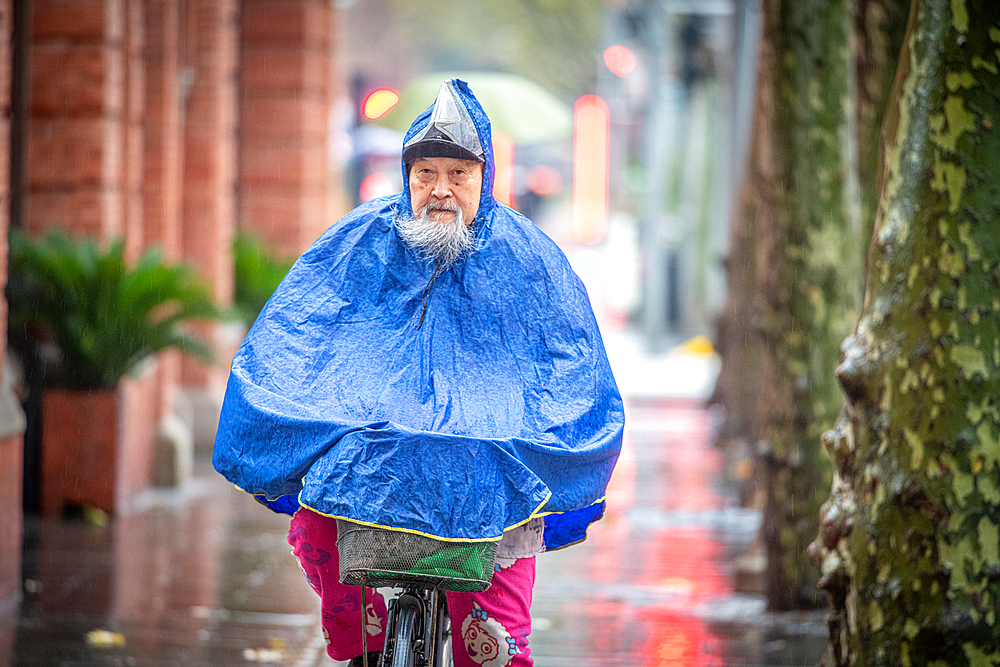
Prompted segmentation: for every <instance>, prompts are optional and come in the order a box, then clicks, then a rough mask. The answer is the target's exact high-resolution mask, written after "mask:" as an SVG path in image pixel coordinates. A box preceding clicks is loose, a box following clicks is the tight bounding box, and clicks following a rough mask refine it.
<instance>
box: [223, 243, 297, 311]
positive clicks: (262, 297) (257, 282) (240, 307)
mask: <svg viewBox="0 0 1000 667" xmlns="http://www.w3.org/2000/svg"><path fill="white" fill-rule="evenodd" d="M294 261H295V260H294V259H279V258H277V257H275V256H274V255H272V254H271V253H270V252H268V250H267V248H266V247H264V244H263V243H261V242H260V241H259V240H258V239H256V238H255V237H253V236H251V235H250V234H247V233H246V232H239V233H237V234H236V238H234V239H233V274H234V280H233V283H234V290H233V308H234V309H235V310H236V315H237V317H238V318H239V319H240V320H241V321H243V323H244V324H246V326H248V327H249V326H251V325H252V324H253V323H254V321H255V320H256V319H257V316H258V315H259V314H260V311H261V310H262V309H263V308H264V304H266V303H267V300H268V299H270V298H271V294H273V293H274V290H276V289H277V288H278V285H279V284H280V283H281V281H282V279H283V278H284V277H285V274H286V273H288V270H289V269H290V268H292V263H293V262H294Z"/></svg>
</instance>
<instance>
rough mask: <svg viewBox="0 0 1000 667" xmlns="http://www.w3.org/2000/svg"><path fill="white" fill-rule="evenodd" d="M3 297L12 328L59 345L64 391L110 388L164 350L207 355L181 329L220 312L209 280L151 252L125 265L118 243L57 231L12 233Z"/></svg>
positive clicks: (199, 345)
mask: <svg viewBox="0 0 1000 667" xmlns="http://www.w3.org/2000/svg"><path fill="white" fill-rule="evenodd" d="M7 298H8V301H9V303H10V326H11V328H12V329H16V328H22V330H23V331H28V330H31V331H32V333H33V335H41V336H44V337H45V338H47V339H48V340H49V341H51V342H52V343H53V344H54V345H55V347H56V348H57V349H58V351H59V355H60V362H59V372H58V376H57V377H58V383H59V384H60V385H62V386H64V387H65V388H68V389H113V388H114V387H115V386H116V385H117V384H118V382H119V380H120V379H121V378H122V377H123V376H125V375H126V374H127V373H129V372H131V371H132V370H133V369H135V367H136V366H137V365H139V363H141V362H142V361H143V360H145V359H146V358H148V357H149V356H150V355H152V354H155V353H157V352H160V351H162V350H166V349H168V348H180V349H182V350H184V351H185V352H188V353H190V354H193V355H195V356H197V357H200V358H202V359H205V360H210V359H211V352H210V350H209V349H208V347H207V346H206V345H205V344H204V343H203V342H202V341H199V340H197V339H195V338H193V337H191V336H188V335H186V334H185V333H183V332H182V331H181V328H180V325H181V323H182V322H184V321H185V320H189V319H194V318H198V319H212V318H217V317H218V316H219V311H218V309H217V307H216V306H215V304H214V303H213V301H212V298H211V296H210V293H209V290H208V288H207V286H206V285H205V284H204V283H202V282H201V281H199V280H197V279H196V277H195V276H194V275H193V273H192V272H191V271H190V270H189V269H188V268H187V267H184V266H178V265H170V264H166V263H164V261H163V259H162V257H161V255H160V253H159V252H158V251H156V250H151V251H149V252H146V253H145V254H143V255H142V257H140V258H139V260H138V261H137V262H136V263H135V264H134V265H132V266H130V265H129V264H128V263H127V262H126V261H125V256H124V245H123V243H122V242H121V241H115V242H112V243H110V244H108V245H106V246H104V247H101V246H99V245H98V244H97V243H96V242H95V241H94V240H92V239H85V240H82V241H75V240H72V239H70V238H69V237H67V236H66V235H65V234H64V233H62V232H59V231H53V232H50V233H49V234H48V235H47V236H45V237H44V238H42V239H37V240H36V239H29V238H27V237H26V236H24V235H23V234H21V233H19V232H17V231H14V232H12V233H11V235H10V280H9V283H8V285H7Z"/></svg>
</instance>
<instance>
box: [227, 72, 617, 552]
mask: <svg viewBox="0 0 1000 667" xmlns="http://www.w3.org/2000/svg"><path fill="white" fill-rule="evenodd" d="M450 85H452V86H453V87H454V91H455V92H456V93H457V96H458V98H459V99H460V100H461V102H462V104H463V105H464V106H465V108H466V109H467V110H468V111H469V113H470V115H471V117H472V120H473V122H474V124H475V128H476V130H477V132H478V135H479V139H480V141H481V143H482V149H483V152H484V166H483V187H482V196H481V200H480V204H479V210H478V211H477V213H476V216H475V219H474V220H473V222H472V223H471V224H472V226H473V229H474V231H475V245H474V248H473V249H472V250H471V251H470V252H469V253H468V254H467V255H466V256H465V257H463V258H462V259H459V260H458V261H457V262H456V263H455V264H454V265H452V266H451V267H450V268H448V269H447V270H444V271H441V272H440V273H439V274H438V275H437V277H436V278H435V279H434V281H433V284H432V285H431V288H430V291H429V293H428V294H427V296H426V313H425V314H424V321H423V323H422V325H419V322H420V319H421V315H422V312H423V311H424V302H425V299H424V292H425V288H427V287H428V284H429V283H431V278H432V275H433V274H434V269H435V266H434V261H433V260H431V259H421V258H419V257H418V256H417V254H416V253H414V251H413V250H412V249H410V248H408V247H407V246H405V245H404V244H403V242H402V241H401V240H400V238H399V236H398V235H397V233H396V230H395V227H394V220H395V219H396V217H397V215H407V214H410V213H411V206H410V192H409V188H408V187H404V189H403V192H402V193H401V194H399V195H397V196H393V197H386V198H382V199H377V200H374V201H371V202H368V203H366V204H363V205H361V206H360V207H358V208H356V209H355V210H354V211H352V212H351V213H349V214H347V215H346V216H344V218H342V219H341V220H340V221H339V222H338V223H337V224H336V225H334V226H333V227H331V228H330V229H329V230H327V232H326V233H324V234H323V235H322V236H321V237H320V238H319V239H318V240H317V241H316V242H315V243H314V244H313V245H312V247H310V248H309V249H308V250H307V251H306V252H305V254H303V255H302V257H300V258H299V259H298V261H297V262H296V263H295V265H294V266H293V267H292V269H291V270H290V271H289V273H288V275H287V276H286V278H285V279H284V281H283V282H282V283H281V286H280V287H278V289H277V290H276V291H275V293H274V295H273V296H272V297H271V299H270V301H269V302H268V304H267V306H266V307H265V308H264V310H263V311H262V312H261V314H260V316H259V317H258V319H257V321H256V323H255V324H254V325H253V327H252V328H251V329H250V332H249V333H248V334H247V337H246V339H245V340H244V341H243V344H242V345H241V346H240V348H239V350H238V351H237V353H236V356H235V358H234V360H233V364H232V372H231V374H230V376H229V382H228V386H227V388H226V395H225V400H224V403H223V407H222V416H221V419H220V422H219V429H218V433H217V436H216V440H215V450H214V455H213V463H214V465H215V467H216V469H217V470H218V471H219V472H220V473H222V474H223V475H224V476H225V477H226V478H227V479H228V480H229V481H231V482H233V483H234V484H236V485H237V486H239V487H240V488H241V489H243V490H245V491H247V492H248V493H251V494H254V495H256V496H258V498H259V499H261V500H265V501H266V502H267V504H269V505H270V506H271V508H272V509H275V510H276V511H284V512H287V513H289V514H291V513H294V511H295V510H296V509H297V508H298V507H299V505H300V504H301V505H304V506H306V507H309V508H311V509H313V510H315V511H317V512H319V513H321V514H324V515H327V516H334V517H339V518H345V519H349V520H351V521H356V522H360V523H366V524H372V525H377V526H383V527H387V528H392V529H397V530H404V531H412V532H416V533H420V534H424V535H427V536H431V537H437V538H440V539H446V540H457V541H478V540H497V539H499V538H500V537H501V536H502V534H503V532H504V531H505V530H507V529H509V528H512V527H514V526H517V525H520V524H523V523H525V522H526V521H528V520H530V519H531V518H533V517H535V516H544V521H545V533H544V541H545V548H546V549H555V548H559V547H562V546H565V545H567V544H571V543H573V542H577V541H580V540H582V539H583V538H584V537H585V535H586V528H587V526H588V525H589V524H590V523H591V522H592V521H595V520H597V519H599V518H600V517H601V516H602V514H603V511H604V492H605V487H606V486H607V483H608V480H609V478H610V476H611V471H612V469H613V468H614V465H615V461H616V460H617V458H618V453H619V450H620V447H621V439H622V430H623V424H624V413H623V409H622V401H621V397H620V395H619V393H618V389H617V387H616V385H615V380H614V377H613V376H612V373H611V369H610V367H609V365H608V360H607V357H606V355H605V350H604V345H603V342H602V340H601V336H600V333H599V331H598V328H597V323H596V322H595V319H594V314H593V311H592V310H591V306H590V302H589V300H588V297H587V293H586V291H585V289H584V287H583V285H582V283H581V282H580V280H579V278H578V277H577V276H576V274H574V272H573V270H572V269H571V268H570V266H569V263H568V262H567V260H566V258H565V256H564V255H563V253H562V252H561V251H560V250H559V249H558V248H557V247H556V245H555V244H554V243H553V242H552V241H551V240H550V239H549V238H548V237H547V236H546V235H545V234H543V233H542V232H541V231H540V230H539V229H538V228H537V227H536V226H535V225H534V224H532V223H531V222H530V221H529V220H527V219H526V218H525V217H523V216H522V215H520V214H519V213H517V212H515V211H514V210H512V209H510V208H508V207H507V206H504V205H503V204H500V203H498V202H497V201H496V200H495V199H494V198H493V196H492V189H493V173H494V167H493V149H492V143H491V141H490V126H489V120H488V118H487V117H486V114H485V113H484V112H483V110H482V108H481V107H480V105H479V102H478V101H477V100H476V99H475V97H474V96H473V95H472V93H471V91H470V90H469V88H468V86H467V85H466V84H465V83H464V82H461V81H458V80H453V81H452V82H451V84H450ZM430 111H431V110H430V109H428V110H427V111H426V112H424V113H423V114H421V116H419V117H418V118H417V119H416V120H415V121H414V123H413V126H412V127H411V128H410V131H409V132H408V133H407V136H406V139H404V143H405V141H407V140H409V139H410V138H411V137H413V136H414V135H415V134H416V133H417V132H419V131H420V130H422V129H423V128H424V127H426V125H427V124H428V118H429V116H430ZM403 174H404V178H403V182H404V183H407V178H406V166H405V165H404V166H403Z"/></svg>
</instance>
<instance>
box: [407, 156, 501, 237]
mask: <svg viewBox="0 0 1000 667" xmlns="http://www.w3.org/2000/svg"><path fill="white" fill-rule="evenodd" d="M482 189H483V165H481V164H479V163H478V162H476V161H474V160H458V159H455V158H450V157H426V158H417V159H416V160H414V161H413V164H411V165H410V205H411V206H412V207H413V215H415V216H419V215H420V213H421V211H423V210H424V207H425V206H428V205H429V206H430V208H429V209H428V212H429V217H430V219H431V220H432V221H434V222H439V223H448V222H452V221H453V220H454V219H455V212H454V211H453V210H451V211H449V210H447V208H445V209H441V210H438V209H437V206H438V205H444V206H445V207H453V206H455V205H457V206H458V207H459V208H461V209H462V215H463V216H464V218H465V224H471V223H472V220H473V218H475V217H476V211H478V210H479V196H480V194H481V193H482Z"/></svg>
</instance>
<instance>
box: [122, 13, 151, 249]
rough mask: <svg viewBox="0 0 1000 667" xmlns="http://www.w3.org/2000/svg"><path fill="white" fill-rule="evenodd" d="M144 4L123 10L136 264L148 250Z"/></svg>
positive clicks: (125, 176) (130, 244) (130, 218)
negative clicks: (145, 212)
mask: <svg viewBox="0 0 1000 667" xmlns="http://www.w3.org/2000/svg"><path fill="white" fill-rule="evenodd" d="M143 4H144V0H124V2H123V5H122V10H123V11H124V16H123V20H122V25H123V30H124V32H123V35H122V57H123V60H124V73H125V76H124V91H123V95H122V103H123V106H122V141H123V146H122V151H123V154H122V163H121V168H122V175H121V179H122V214H123V220H122V235H123V236H124V237H125V252H126V255H125V256H126V257H127V258H128V259H129V260H131V261H135V260H136V259H138V258H139V255H140V254H142V252H143V250H145V248H146V243H145V236H146V235H145V231H144V229H143V214H144V210H143V208H144V205H143V199H142V195H143V193H142V182H143V176H144V174H143V163H144V162H145V159H144V155H143V144H144V140H143V131H144V130H143V115H144V113H145V107H144V104H145V98H146V73H145V65H144V63H143V45H144V41H145V32H146V26H145V16H144V11H143Z"/></svg>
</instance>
